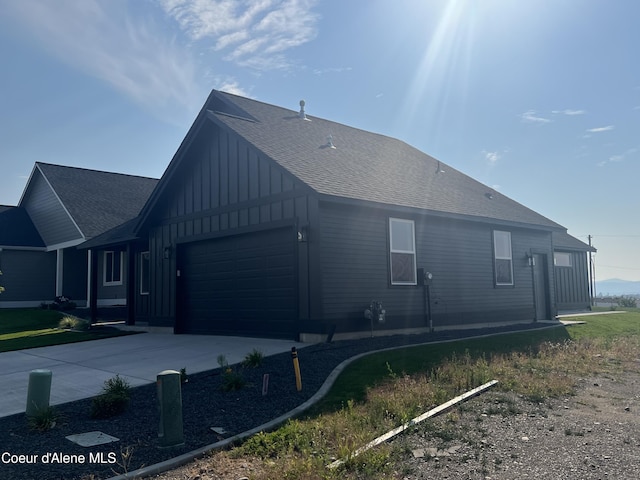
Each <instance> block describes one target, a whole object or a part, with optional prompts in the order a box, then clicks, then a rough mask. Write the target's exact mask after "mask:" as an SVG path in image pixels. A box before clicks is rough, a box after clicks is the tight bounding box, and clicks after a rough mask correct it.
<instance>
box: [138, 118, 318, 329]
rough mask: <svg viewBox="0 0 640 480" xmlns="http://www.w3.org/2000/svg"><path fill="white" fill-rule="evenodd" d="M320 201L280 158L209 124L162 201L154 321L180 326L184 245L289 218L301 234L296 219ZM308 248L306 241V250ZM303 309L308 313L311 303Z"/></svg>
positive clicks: (302, 221)
mask: <svg viewBox="0 0 640 480" xmlns="http://www.w3.org/2000/svg"><path fill="white" fill-rule="evenodd" d="M313 203H314V201H313V200H312V199H311V198H310V196H309V190H308V189H307V188H306V187H304V186H303V185H302V184H300V183H299V182H297V181H296V180H295V179H294V178H293V177H292V176H291V175H290V174H288V173H287V172H286V171H285V170H283V169H282V168H281V167H279V166H278V165H277V164H275V162H273V161H272V160H270V159H269V158H267V157H265V156H264V155H262V154H261V153H260V152H259V151H257V150H256V149H254V148H253V147H251V146H250V145H249V144H247V143H246V142H245V141H244V140H243V139H241V138H240V137H238V136H237V135H235V134H234V133H232V132H228V131H226V130H221V129H220V128H218V127H216V126H215V125H212V124H208V125H205V126H204V127H203V129H202V130H201V131H200V133H199V135H198V137H197V138H196V139H195V140H194V142H193V143H192V144H191V145H190V146H189V148H188V150H187V151H186V152H185V153H184V156H183V157H182V159H181V164H180V168H179V170H178V171H176V172H175V174H174V177H173V178H171V180H170V184H169V185H168V186H167V190H166V191H165V192H164V195H163V197H162V198H161V199H160V200H159V202H158V204H157V205H156V207H155V208H156V212H154V215H153V216H154V217H155V218H156V219H157V220H156V221H155V222H154V226H153V227H152V228H151V229H150V232H149V251H150V262H151V272H152V275H151V278H150V292H151V295H150V298H149V302H150V303H149V317H150V322H151V323H152V324H156V325H162V326H173V325H174V324H175V316H176V300H177V299H176V274H177V268H178V265H177V263H176V244H178V243H186V242H191V241H199V240H206V239H212V238H219V237H223V236H228V235H236V234H242V233H250V232H251V231H257V230H260V229H268V228H271V227H273V228H276V227H280V228H281V227H282V226H283V225H287V224H289V225H291V227H292V234H295V231H294V229H293V227H294V226H295V225H306V224H308V222H309V215H310V214H309V212H310V211H311V210H313V205H312V204H313ZM306 248H307V246H306V244H300V246H299V248H298V250H299V255H300V256H305V255H306ZM167 249H169V250H168V251H167ZM167 256H168V257H169V258H166V257H167ZM304 262H305V264H306V258H305V259H304ZM306 278H307V277H306V276H305V277H301V279H300V281H301V282H303V283H304V284H303V285H301V286H300V290H301V291H307V290H308V286H307V284H306V283H305V282H306ZM302 298H303V300H305V301H306V298H307V297H306V296H302ZM300 311H301V312H303V314H304V312H307V311H308V305H302V306H301V308H300Z"/></svg>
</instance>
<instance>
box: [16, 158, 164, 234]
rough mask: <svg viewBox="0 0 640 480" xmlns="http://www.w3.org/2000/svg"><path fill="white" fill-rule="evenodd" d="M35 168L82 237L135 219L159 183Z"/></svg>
mask: <svg viewBox="0 0 640 480" xmlns="http://www.w3.org/2000/svg"><path fill="white" fill-rule="evenodd" d="M36 167H37V168H38V169H39V170H40V171H41V172H42V174H43V175H44V177H45V178H46V180H47V182H48V183H49V185H50V186H51V188H52V189H53V190H54V192H55V193H56V195H57V196H58V198H59V199H60V201H61V202H62V204H63V205H64V207H65V208H66V209H67V211H68V213H69V215H70V216H71V217H72V218H73V220H74V221H75V223H76V224H77V225H78V228H79V229H80V231H81V232H82V234H83V235H84V236H85V238H91V237H94V236H97V235H99V234H101V233H103V232H105V231H107V230H110V229H112V228H114V227H117V226H118V225H121V224H122V223H123V222H126V221H128V220H130V219H132V218H135V217H137V215H138V214H139V213H140V210H141V209H142V207H143V206H144V204H145V202H146V201H147V199H148V198H149V196H150V195H151V192H152V191H153V189H154V188H155V186H156V185H157V183H158V180H157V179H155V178H147V177H139V176H135V175H126V174H122V173H111V172H103V171H98V170H89V169H86V168H77V167H66V166H61V165H52V164H49V163H42V162H37V163H36ZM25 194H26V192H25Z"/></svg>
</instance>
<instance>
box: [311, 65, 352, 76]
mask: <svg viewBox="0 0 640 480" xmlns="http://www.w3.org/2000/svg"><path fill="white" fill-rule="evenodd" d="M351 70H353V68H351V67H329V68H316V69H315V70H314V71H313V74H314V75H325V74H327V73H342V72H350V71H351Z"/></svg>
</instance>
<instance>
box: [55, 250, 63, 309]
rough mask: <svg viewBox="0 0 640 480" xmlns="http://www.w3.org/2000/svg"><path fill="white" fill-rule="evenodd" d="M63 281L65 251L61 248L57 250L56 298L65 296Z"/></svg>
mask: <svg viewBox="0 0 640 480" xmlns="http://www.w3.org/2000/svg"><path fill="white" fill-rule="evenodd" d="M63 281H64V249H62V248H59V249H57V250H56V297H59V296H61V295H64V293H63V290H64V289H63Z"/></svg>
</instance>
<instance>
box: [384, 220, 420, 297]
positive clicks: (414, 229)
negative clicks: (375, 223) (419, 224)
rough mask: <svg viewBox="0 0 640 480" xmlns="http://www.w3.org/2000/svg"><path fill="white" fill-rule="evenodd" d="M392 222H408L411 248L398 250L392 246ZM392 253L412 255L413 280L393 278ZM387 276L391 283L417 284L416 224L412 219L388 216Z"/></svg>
mask: <svg viewBox="0 0 640 480" xmlns="http://www.w3.org/2000/svg"><path fill="white" fill-rule="evenodd" d="M394 222H398V223H408V224H410V225H411V240H412V244H413V245H412V246H413V250H400V249H394V248H393V242H392V229H393V226H392V225H393V223H394ZM393 253H406V254H410V255H413V281H411V282H400V281H394V280H393V255H392V254H393ZM389 277H390V279H391V285H417V284H418V278H417V269H416V225H415V222H414V221H413V220H405V219H403V218H392V217H390V218H389Z"/></svg>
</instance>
